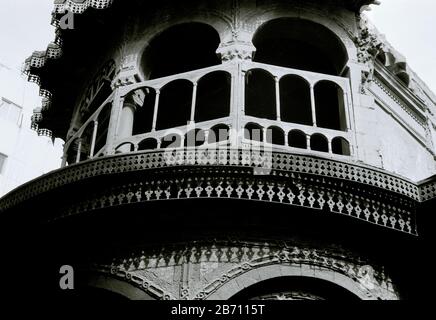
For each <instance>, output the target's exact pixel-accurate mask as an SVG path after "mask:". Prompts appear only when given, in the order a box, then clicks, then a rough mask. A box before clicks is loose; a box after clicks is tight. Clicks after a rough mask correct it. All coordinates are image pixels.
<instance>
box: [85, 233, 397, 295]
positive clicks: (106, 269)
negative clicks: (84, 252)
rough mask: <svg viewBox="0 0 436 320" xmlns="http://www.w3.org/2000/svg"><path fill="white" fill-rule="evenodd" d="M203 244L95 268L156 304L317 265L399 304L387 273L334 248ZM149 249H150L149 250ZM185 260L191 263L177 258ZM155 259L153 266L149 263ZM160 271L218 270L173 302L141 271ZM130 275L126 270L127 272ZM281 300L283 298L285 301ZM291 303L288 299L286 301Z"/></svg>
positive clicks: (132, 256)
mask: <svg viewBox="0 0 436 320" xmlns="http://www.w3.org/2000/svg"><path fill="white" fill-rule="evenodd" d="M200 243H201V245H193V244H185V245H183V244H177V245H173V246H171V247H168V248H153V249H151V251H150V252H148V251H145V252H144V251H141V252H140V253H139V254H137V253H132V254H130V255H129V258H128V259H126V258H122V257H119V258H115V259H114V260H113V261H112V263H111V265H110V266H109V265H107V264H97V265H95V266H93V267H92V270H93V271H98V272H101V273H105V274H110V275H112V276H115V277H117V278H119V279H123V280H126V281H129V282H131V283H133V284H135V285H136V286H137V287H138V288H141V289H142V290H144V291H146V292H147V293H149V294H151V295H152V296H154V297H156V298H158V299H174V298H180V299H188V298H194V299H197V300H203V299H207V298H208V297H209V296H211V295H212V294H213V293H214V292H216V291H217V290H218V289H219V288H221V287H222V286H223V285H225V284H226V283H228V282H229V281H232V280H234V279H236V278H237V277H239V276H241V275H243V274H245V273H247V272H249V271H251V270H255V269H258V268H261V267H267V266H274V265H285V266H286V265H293V266H302V265H307V266H317V268H326V269H328V270H332V271H335V272H338V273H341V274H343V275H345V276H347V277H349V278H350V279H352V280H354V281H356V285H358V286H360V287H361V290H362V291H364V292H366V294H367V297H368V298H369V299H371V298H372V299H374V298H381V299H397V298H398V297H397V296H396V294H395V293H394V292H395V290H394V288H393V287H392V283H391V280H390V279H389V277H388V276H387V275H386V274H385V273H384V272H383V269H381V268H379V267H377V266H376V265H374V264H373V263H371V264H369V261H363V260H362V259H361V258H359V257H357V256H354V255H353V254H350V253H349V252H345V251H343V252H342V251H335V250H331V249H327V248H326V249H316V248H305V247H298V246H295V245H294V244H293V243H288V242H284V241H280V242H277V243H276V242H268V241H267V242H263V243H258V242H251V241H246V240H243V239H229V240H214V241H212V242H210V241H205V242H200ZM146 250H147V249H146ZM184 255H186V256H187V257H189V258H188V261H190V262H188V261H185V260H184V259H182V260H181V259H178V257H180V256H184ZM151 260H153V261H154V262H153V264H150V262H149V261H151ZM156 261H157V263H159V265H161V264H162V266H167V267H170V266H181V267H183V266H185V265H186V264H187V263H190V264H204V263H213V264H214V265H216V271H217V273H215V274H216V275H217V276H216V278H215V279H213V280H206V279H203V280H202V283H203V287H200V289H197V290H196V291H195V292H194V293H193V295H192V296H191V295H190V293H191V288H190V285H189V282H188V283H181V284H178V282H173V286H174V288H172V289H169V290H170V291H174V292H176V291H178V290H177V287H178V286H180V291H179V292H180V296H179V297H174V296H173V295H171V293H169V291H165V290H163V289H162V288H161V287H159V286H157V285H156V284H155V283H153V281H152V280H151V279H150V278H149V277H148V276H146V273H141V272H140V271H141V270H147V268H152V267H151V265H154V264H155V262H156ZM126 270H128V271H126ZM205 281H206V282H205ZM285 297H286V295H285V296H283V298H285ZM288 298H289V297H288Z"/></svg>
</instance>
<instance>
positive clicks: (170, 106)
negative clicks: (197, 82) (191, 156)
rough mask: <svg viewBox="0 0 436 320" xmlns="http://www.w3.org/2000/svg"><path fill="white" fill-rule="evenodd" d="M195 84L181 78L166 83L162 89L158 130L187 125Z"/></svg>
mask: <svg viewBox="0 0 436 320" xmlns="http://www.w3.org/2000/svg"><path fill="white" fill-rule="evenodd" d="M192 92H193V84H192V82H191V81H189V80H184V79H179V80H175V81H172V82H170V83H168V84H166V85H165V86H164V87H163V88H162V89H161V94H160V100H159V107H158V115H157V123H156V129H157V130H164V129H170V128H175V127H179V126H185V125H186V124H187V123H188V121H189V119H190V118H191V107H192Z"/></svg>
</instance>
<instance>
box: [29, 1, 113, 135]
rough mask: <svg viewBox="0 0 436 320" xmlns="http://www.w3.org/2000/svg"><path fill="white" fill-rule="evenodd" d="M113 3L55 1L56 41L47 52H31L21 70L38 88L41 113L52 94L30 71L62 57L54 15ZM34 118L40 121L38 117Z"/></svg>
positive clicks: (47, 106) (45, 108) (82, 11)
mask: <svg viewBox="0 0 436 320" xmlns="http://www.w3.org/2000/svg"><path fill="white" fill-rule="evenodd" d="M113 1H114V0H55V4H54V9H53V13H52V15H53V19H52V22H51V23H52V25H53V26H54V27H55V28H56V31H55V33H56V39H55V41H54V42H52V43H50V44H49V45H48V46H47V50H45V51H35V52H33V53H32V55H31V56H30V57H29V58H27V59H26V61H25V64H24V68H23V73H24V74H26V75H27V76H28V81H29V82H33V83H36V84H37V85H38V86H39V87H40V90H39V95H40V96H41V97H43V101H42V110H43V111H45V110H47V109H48V108H49V107H50V105H51V98H52V93H51V92H50V91H49V90H47V89H45V88H42V87H41V78H40V76H39V75H36V74H33V73H32V72H31V70H32V68H37V69H40V68H43V67H44V66H45V64H46V63H47V61H48V60H49V59H59V58H60V57H61V56H62V39H61V38H60V36H59V20H58V19H57V18H56V14H61V13H64V12H66V11H70V12H72V13H74V14H82V13H84V12H85V11H86V10H87V9H89V8H93V9H98V10H103V9H107V8H109V7H110V6H111V5H112V3H113ZM56 2H57V3H56ZM38 114H41V109H40V108H36V109H35V110H34V115H38ZM35 118H37V119H39V120H41V119H40V117H39V115H38V116H37V117H35ZM32 127H36V128H38V122H33V121H32ZM39 130H47V129H39Z"/></svg>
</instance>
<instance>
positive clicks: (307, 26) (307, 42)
mask: <svg viewBox="0 0 436 320" xmlns="http://www.w3.org/2000/svg"><path fill="white" fill-rule="evenodd" d="M253 44H254V46H255V47H256V49H257V50H256V54H255V57H254V60H255V61H256V62H261V63H267V64H273V65H278V66H282V67H288V68H294V69H300V70H307V71H313V72H318V73H324V74H331V75H342V73H343V71H344V69H345V66H346V64H347V62H348V59H349V57H348V52H347V48H346V47H345V45H344V43H343V41H342V40H341V38H340V37H339V36H338V35H336V34H335V33H334V32H333V31H331V30H330V29H329V28H327V27H325V26H324V25H322V24H320V23H317V22H314V21H310V20H305V19H297V18H291V17H283V18H277V19H272V20H269V21H267V22H265V23H264V24H262V25H261V26H260V27H259V28H258V29H257V31H256V32H255V34H254V36H253Z"/></svg>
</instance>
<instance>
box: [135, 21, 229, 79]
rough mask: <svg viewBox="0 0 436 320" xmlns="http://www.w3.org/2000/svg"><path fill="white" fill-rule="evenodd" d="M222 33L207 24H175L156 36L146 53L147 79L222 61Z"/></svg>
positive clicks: (144, 58)
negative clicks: (220, 53)
mask: <svg viewBox="0 0 436 320" xmlns="http://www.w3.org/2000/svg"><path fill="white" fill-rule="evenodd" d="M220 42H221V40H220V37H219V34H218V32H217V31H216V30H215V29H214V28H213V27H211V26H210V25H207V24H204V23H183V24H179V25H175V26H172V27H170V28H168V29H166V30H164V31H163V32H162V33H160V34H158V35H157V36H156V37H154V38H153V39H152V40H151V42H150V44H149V45H148V47H147V48H146V49H145V51H144V54H143V56H142V62H141V64H142V70H143V73H144V76H145V78H146V79H156V78H161V77H165V76H169V75H173V74H178V73H183V72H188V71H192V70H197V69H201V68H206V67H209V66H213V65H218V64H221V61H220V59H219V58H218V56H217V54H216V50H217V49H218V46H219V44H220Z"/></svg>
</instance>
